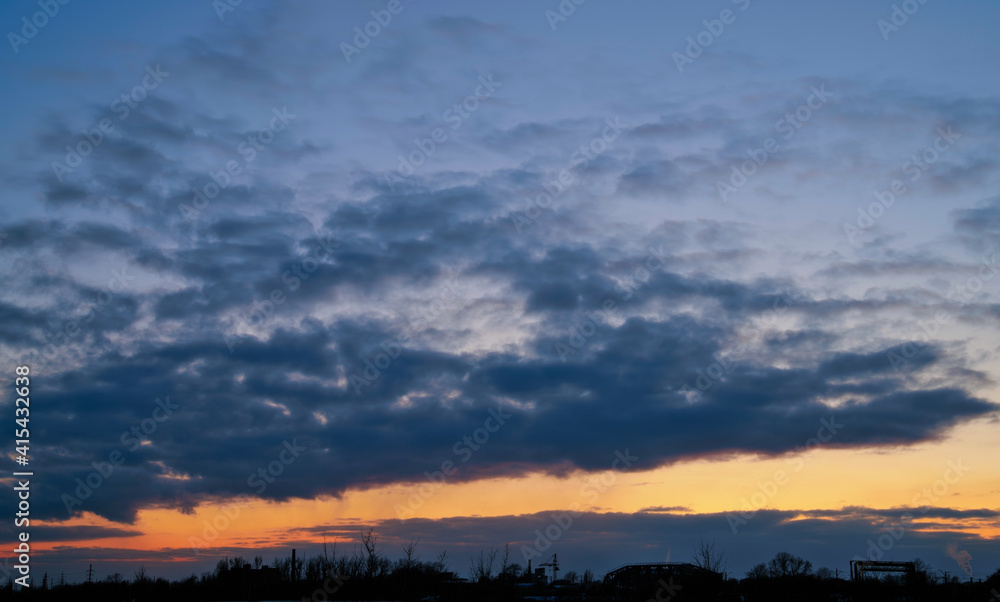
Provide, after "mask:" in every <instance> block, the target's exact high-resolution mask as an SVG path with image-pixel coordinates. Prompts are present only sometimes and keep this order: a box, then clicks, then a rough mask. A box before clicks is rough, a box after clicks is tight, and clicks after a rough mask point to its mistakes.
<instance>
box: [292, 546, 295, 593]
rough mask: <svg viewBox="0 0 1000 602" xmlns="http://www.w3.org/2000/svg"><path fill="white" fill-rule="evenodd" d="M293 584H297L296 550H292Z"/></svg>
mask: <svg viewBox="0 0 1000 602" xmlns="http://www.w3.org/2000/svg"><path fill="white" fill-rule="evenodd" d="M292 584H293V585H294V584H295V548H292Z"/></svg>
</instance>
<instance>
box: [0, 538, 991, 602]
mask: <svg viewBox="0 0 1000 602" xmlns="http://www.w3.org/2000/svg"><path fill="white" fill-rule="evenodd" d="M418 543H419V542H418V541H411V542H410V543H408V544H405V545H403V546H402V550H401V552H402V554H401V557H399V558H397V559H396V560H392V559H390V557H389V556H388V555H387V554H385V552H384V551H383V550H382V548H381V547H379V545H378V536H377V534H376V533H375V532H374V530H369V531H367V532H364V533H362V534H361V536H360V538H359V542H358V543H356V544H355V545H354V546H353V548H352V549H351V550H350V551H348V552H346V553H343V550H340V551H338V545H337V544H336V543H335V544H333V545H331V546H327V545H326V544H324V545H323V551H322V553H321V554H317V555H314V556H310V557H301V556H295V557H293V555H292V554H289V555H287V556H284V557H279V558H274V559H273V560H272V561H271V562H270V563H266V562H265V560H264V558H263V557H261V556H256V557H254V558H252V559H247V558H243V557H239V556H237V557H226V558H222V559H221V560H219V561H218V562H217V563H216V565H215V569H214V570H213V571H208V572H204V573H202V574H201V576H197V575H191V576H190V577H188V578H186V579H181V580H177V581H168V580H166V579H162V578H154V577H151V576H149V575H147V573H146V570H145V569H144V568H140V569H139V570H137V571H135V572H134V573H133V575H132V578H131V579H128V578H126V577H124V576H123V575H121V574H119V573H114V574H111V575H107V576H106V577H105V578H103V579H99V580H97V579H95V580H94V581H93V582H88V583H75V584H70V583H66V579H65V577H64V576H62V575H61V576H60V577H59V579H58V580H56V579H50V578H49V576H48V575H47V574H44V575H43V576H42V578H41V579H40V580H36V581H35V584H34V587H32V588H30V589H23V590H22V591H20V592H15V591H13V589H14V588H13V582H12V581H8V583H7V584H6V585H5V587H3V588H2V590H3V596H0V597H2V598H13V599H15V600H19V601H20V600H39V601H46V600H103V601H108V602H115V601H119V600H141V601H174V600H184V601H194V600H220V601H221V600H419V599H424V598H436V599H440V600H519V599H528V598H537V597H540V596H545V597H550V598H558V599H560V600H567V601H570V600H608V601H610V600H622V601H637V602H646V601H648V600H657V601H659V602H668V601H669V602H684V601H686V600H707V599H711V600H720V601H725V600H745V601H747V602H755V601H760V602H765V601H766V602H785V601H788V602H792V601H808V602H817V601H833V600H837V601H846V600H850V601H856V602H861V601H869V600H871V601H879V602H892V601H896V600H916V601H920V600H927V601H930V600H949V601H956V602H962V601H966V600H968V601H974V602H991V600H992V601H993V602H1000V593H998V592H1000V570H998V571H996V572H994V573H993V575H992V576H991V577H989V578H988V579H985V580H981V581H975V582H973V581H971V580H969V579H967V578H966V579H965V580H962V579H959V578H958V577H955V576H950V575H947V574H944V573H942V572H940V571H934V570H932V569H931V568H930V567H928V566H927V565H926V564H925V563H923V562H921V561H920V560H919V559H917V560H916V561H915V566H916V569H917V570H916V571H914V572H913V573H911V574H907V575H893V574H886V575H884V576H883V577H881V578H872V579H867V580H865V581H864V582H860V583H852V582H850V581H848V580H847V579H846V578H844V577H846V575H845V576H841V574H840V573H839V572H835V571H832V570H830V569H826V568H820V569H818V570H815V571H814V570H813V567H812V564H811V563H810V562H809V561H807V560H805V559H804V558H800V557H797V556H794V555H792V554H789V553H787V552H782V553H779V554H777V555H775V557H774V558H772V559H771V560H770V561H768V562H766V563H760V564H758V565H756V566H754V567H753V568H751V569H750V570H749V571H747V572H746V574H745V575H744V577H743V578H741V579H737V578H733V577H729V576H728V575H726V574H725V571H726V562H725V555H724V554H723V553H721V552H718V551H717V550H716V549H715V544H714V542H713V543H710V544H706V543H704V542H703V543H702V545H701V547H700V548H698V549H696V550H695V554H694V557H693V559H692V562H691V563H672V564H663V563H660V564H655V563H654V564H650V565H628V566H626V567H623V568H622V569H620V570H619V572H617V573H616V574H615V575H614V576H612V575H611V574H610V573H609V575H608V576H607V577H606V578H605V579H604V580H603V581H601V580H594V578H593V573H592V572H591V571H589V570H588V571H585V572H584V573H583V574H582V575H578V574H577V573H575V572H573V571H569V572H567V573H565V575H564V578H562V579H559V580H557V581H554V582H551V583H550V582H549V579H546V578H544V577H539V576H538V575H534V574H529V573H528V571H527V570H526V569H525V568H524V567H522V566H520V565H519V564H517V563H514V562H512V558H511V556H512V555H511V547H510V546H509V545H506V546H504V547H501V548H491V549H490V550H489V551H484V552H481V553H480V554H479V555H478V557H475V558H473V560H472V562H471V564H470V566H469V567H467V570H466V573H465V574H466V577H461V576H459V574H458V573H457V572H456V571H453V570H452V569H451V567H450V566H449V564H450V563H449V559H448V556H447V553H441V554H440V555H439V556H437V557H436V558H435V559H434V560H433V561H422V560H420V558H419V555H418Z"/></svg>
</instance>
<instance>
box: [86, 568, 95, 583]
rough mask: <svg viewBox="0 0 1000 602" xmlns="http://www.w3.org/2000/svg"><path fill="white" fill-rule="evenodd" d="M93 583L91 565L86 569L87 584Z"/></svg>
mask: <svg viewBox="0 0 1000 602" xmlns="http://www.w3.org/2000/svg"><path fill="white" fill-rule="evenodd" d="M93 582H94V565H93V564H91V565H90V568H89V569H87V583H93Z"/></svg>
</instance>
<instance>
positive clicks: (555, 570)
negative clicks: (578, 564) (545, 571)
mask: <svg viewBox="0 0 1000 602" xmlns="http://www.w3.org/2000/svg"><path fill="white" fill-rule="evenodd" d="M557 556H558V555H557V554H553V555H552V558H549V561H548V562H543V563H541V564H539V565H538V566H550V567H552V581H555V580H556V579H558V578H559V558H558V557H557Z"/></svg>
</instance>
